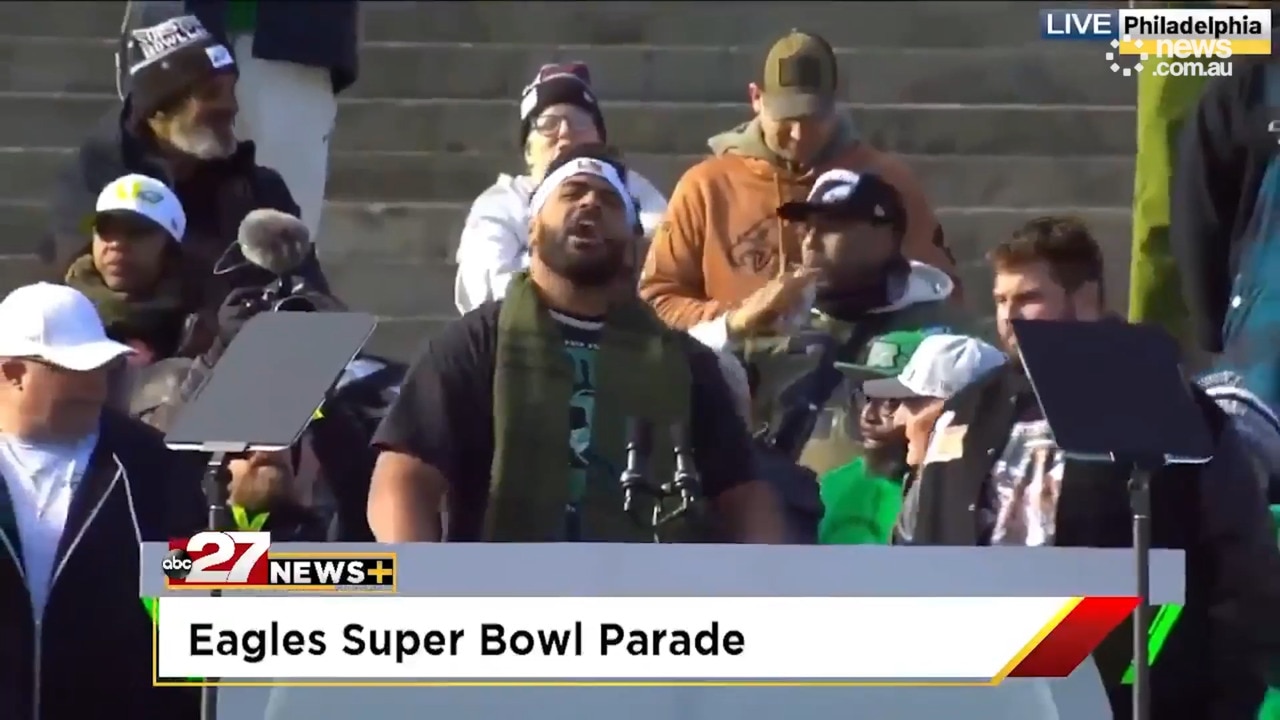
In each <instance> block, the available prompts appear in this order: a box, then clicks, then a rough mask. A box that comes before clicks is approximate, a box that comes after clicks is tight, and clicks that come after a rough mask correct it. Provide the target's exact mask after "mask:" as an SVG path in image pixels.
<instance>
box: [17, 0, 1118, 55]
mask: <svg viewBox="0 0 1280 720" xmlns="http://www.w3.org/2000/svg"><path fill="white" fill-rule="evenodd" d="M1117 5H1119V3H1115V2H1090V3H1082V2H1053V3H1041V2H1010V1H1004V2H971V1H970V2H943V1H918V2H913V3H911V4H910V5H907V6H904V5H902V4H901V3H892V2H858V3H832V2H788V3H751V4H744V5H736V6H733V12H732V13H726V11H725V7H726V6H722V5H716V4H714V3H705V2H693V1H688V0H685V1H679V2H662V3H658V2H631V1H626V0H618V1H615V2H609V3H564V2H545V1H541V2H523V3H520V4H519V5H514V4H512V3H510V2H496V1H479V2H386V1H383V2H367V1H366V2H362V3H361V8H362V13H363V22H362V24H363V36H364V38H365V39H366V40H370V41H377V40H399V41H443V42H529V43H544V44H588V45H644V44H651V45H704V46H714V45H755V44H767V43H769V42H771V41H773V40H774V39H776V38H777V37H778V36H779V35H780V34H782V33H784V32H786V31H787V29H788V28H792V27H802V28H813V29H815V30H817V31H820V32H823V33H826V37H827V40H828V41H830V42H831V44H833V45H835V46H837V47H851V46H859V47H897V46H900V47H978V48H981V47H993V46H1005V47H1008V46H1022V45H1032V44H1035V43H1037V42H1039V38H1040V33H1039V29H1038V26H1037V23H1038V19H1039V17H1038V15H1039V11H1040V9H1041V8H1049V7H1054V8H1067V7H1077V6H1106V7H1116V6H1117ZM124 6H125V3H123V2H117V1H115V0H111V1H107V0H97V1H96V2H92V3H80V4H78V5H76V6H75V12H69V11H68V7H69V6H66V5H58V4H56V3H37V2H31V1H27V0H24V1H21V2H7V3H0V28H3V29H4V32H6V33H9V34H11V35H17V36H26V37H34V36H41V35H46V36H61V37H103V38H104V37H115V36H116V35H117V34H118V33H119V30H120V22H121V19H122V18H123V16H124Z"/></svg>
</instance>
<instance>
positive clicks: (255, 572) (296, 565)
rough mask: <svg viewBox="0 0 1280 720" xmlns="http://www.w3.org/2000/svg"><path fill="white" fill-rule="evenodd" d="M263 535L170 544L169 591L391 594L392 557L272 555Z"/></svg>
mask: <svg viewBox="0 0 1280 720" xmlns="http://www.w3.org/2000/svg"><path fill="white" fill-rule="evenodd" d="M270 548H271V536H270V534H269V533H263V532H202V533H197V534H196V535H193V536H191V538H189V539H187V540H171V541H170V542H169V552H168V553H167V554H166V555H165V557H164V560H162V561H161V565H160V567H161V569H162V570H163V571H164V574H165V577H166V579H167V580H166V585H167V586H168V587H171V588H184V587H186V588H192V589H196V588H215V587H229V588H240V589H245V590H249V589H253V588H261V587H271V588H273V589H291V588H292V589H314V588H348V587H368V588H377V589H379V590H389V591H391V592H395V590H396V555H395V553H394V552H344V551H325V550H320V551H313V552H272V553H270V554H268V550H269V549H270Z"/></svg>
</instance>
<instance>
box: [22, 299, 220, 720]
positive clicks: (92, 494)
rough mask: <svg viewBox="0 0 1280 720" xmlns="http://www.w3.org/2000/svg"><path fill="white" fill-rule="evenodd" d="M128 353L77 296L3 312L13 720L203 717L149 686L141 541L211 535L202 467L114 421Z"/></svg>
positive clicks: (172, 692)
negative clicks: (111, 378)
mask: <svg viewBox="0 0 1280 720" xmlns="http://www.w3.org/2000/svg"><path fill="white" fill-rule="evenodd" d="M130 352H131V351H130V349H129V347H128V346H126V345H123V344H120V343H117V342H115V341H113V340H110V339H108V338H107V336H106V333H105V331H104V329H103V326H102V322H101V321H100V320H99V319H98V313H97V311H96V310H95V309H94V307H93V304H92V303H90V302H89V299H88V298H86V297H85V296H84V295H81V294H80V293H79V292H78V291H76V290H73V289H72V288H69V287H66V286H65V285H52V284H48V283H37V284H35V285H28V286H26V287H21V288H18V289H17V290H14V291H13V292H12V293H10V294H9V295H8V296H7V297H6V298H5V299H4V300H3V301H0V380H2V381H0V478H2V479H3V482H0V607H3V608H4V609H5V611H4V612H3V613H0V638H3V639H4V641H3V642H0V698H3V702H4V706H5V708H7V709H6V710H4V711H3V715H4V717H6V718H35V719H36V720H69V719H71V718H82V717H92V716H101V715H102V714H103V713H106V712H107V711H108V710H109V711H110V713H111V714H112V715H118V716H119V717H122V718H166V720H168V719H170V718H172V719H173V720H186V719H187V718H195V717H197V714H198V710H199V702H198V699H199V693H198V691H196V690H193V689H185V688H157V687H154V686H153V669H152V629H151V618H150V616H149V615H148V613H147V612H146V611H145V609H144V606H143V605H142V602H141V601H140V600H139V597H138V577H139V574H140V573H141V571H142V568H141V566H140V562H141V545H142V543H143V542H147V541H164V540H167V539H169V538H174V537H188V536H190V535H191V534H193V533H195V532H198V531H199V530H201V529H203V527H204V501H203V496H202V495H201V492H200V478H201V474H200V471H201V467H200V465H199V463H198V462H195V463H193V462H190V461H189V460H188V457H184V456H183V455H180V454H178V453H174V452H171V451H169V450H168V449H167V448H166V447H165V446H164V442H163V438H162V437H161V436H160V433H159V432H156V431H154V430H152V429H151V428H148V427H146V426H145V425H143V424H142V423H140V422H138V421H136V420H131V419H129V418H127V417H125V416H124V415H122V414H119V413H117V412H114V411H112V410H110V409H106V408H105V403H106V400H107V376H108V373H109V371H110V368H111V367H112V366H114V365H115V364H116V363H117V362H119V361H120V360H121V359H122V358H123V357H124V356H125V355H127V354H128V353H130ZM102 700H106V704H105V705H101V709H100V710H99V711H97V712H95V711H94V710H93V708H94V707H95V706H94V705H93V704H92V703H94V702H95V701H97V702H99V703H100V702H101V701H102Z"/></svg>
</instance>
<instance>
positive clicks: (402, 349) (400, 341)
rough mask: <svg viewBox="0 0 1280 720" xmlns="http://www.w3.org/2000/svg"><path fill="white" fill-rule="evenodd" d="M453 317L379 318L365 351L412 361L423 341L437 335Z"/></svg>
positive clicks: (401, 360)
mask: <svg viewBox="0 0 1280 720" xmlns="http://www.w3.org/2000/svg"><path fill="white" fill-rule="evenodd" d="M450 319H451V318H438V317H413V318H379V319H378V327H376V328H375V329H374V331H373V337H371V338H369V342H368V343H366V344H365V346H364V349H365V352H370V353H375V354H378V355H382V356H385V357H388V358H391V359H392V360H399V361H400V362H404V363H408V362H412V361H413V360H414V358H415V357H417V355H418V352H419V350H420V349H421V347H422V343H423V341H425V340H426V339H427V338H429V337H431V336H432V335H435V334H436V333H437V332H439V331H440V328H442V327H444V325H445V324H446V323H448V322H449V320H450Z"/></svg>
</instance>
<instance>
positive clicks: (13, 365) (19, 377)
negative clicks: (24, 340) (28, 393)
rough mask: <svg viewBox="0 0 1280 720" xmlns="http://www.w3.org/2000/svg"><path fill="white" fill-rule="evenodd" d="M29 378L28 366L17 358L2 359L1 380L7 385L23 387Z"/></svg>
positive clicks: (0, 361) (0, 367) (0, 366)
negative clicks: (24, 381)
mask: <svg viewBox="0 0 1280 720" xmlns="http://www.w3.org/2000/svg"><path fill="white" fill-rule="evenodd" d="M26 377H27V366H26V364H25V363H23V362H22V361H21V360H18V359H16V358H3V359H0V378H2V379H3V381H4V384H5V385H11V386H13V387H21V386H22V382H23V380H25V379H26Z"/></svg>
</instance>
